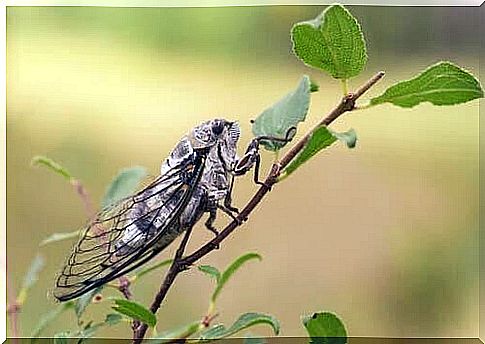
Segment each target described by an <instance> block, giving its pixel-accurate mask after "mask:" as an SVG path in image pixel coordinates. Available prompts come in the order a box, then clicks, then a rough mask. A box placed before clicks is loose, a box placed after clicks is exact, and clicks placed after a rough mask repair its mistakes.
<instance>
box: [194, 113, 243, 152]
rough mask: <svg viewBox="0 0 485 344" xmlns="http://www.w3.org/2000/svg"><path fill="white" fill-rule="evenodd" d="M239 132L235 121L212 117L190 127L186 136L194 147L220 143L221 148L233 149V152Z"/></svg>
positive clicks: (206, 146)
mask: <svg viewBox="0 0 485 344" xmlns="http://www.w3.org/2000/svg"><path fill="white" fill-rule="evenodd" d="M240 133H241V130H240V128H239V124H238V123H237V122H229V121H227V120H225V119H212V120H210V121H207V122H204V123H202V124H200V125H199V126H197V127H195V128H194V129H192V131H191V132H190V133H189V135H188V137H189V140H190V142H191V144H192V147H193V148H194V149H201V148H210V147H213V146H216V145H221V147H222V148H225V149H228V150H229V151H232V150H233V151H234V153H235V151H236V145H237V141H238V140H239V135H240Z"/></svg>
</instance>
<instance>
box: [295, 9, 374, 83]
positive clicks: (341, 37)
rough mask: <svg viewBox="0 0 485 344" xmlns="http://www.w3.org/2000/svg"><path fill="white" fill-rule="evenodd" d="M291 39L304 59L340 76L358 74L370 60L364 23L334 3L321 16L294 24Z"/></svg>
mask: <svg viewBox="0 0 485 344" xmlns="http://www.w3.org/2000/svg"><path fill="white" fill-rule="evenodd" d="M291 40H292V42H293V51H294V53H295V55H296V56H298V58H299V59H300V60H302V61H303V62H304V63H305V64H306V65H308V66H311V67H315V68H318V69H321V70H324V71H326V72H328V73H330V75H331V76H332V77H334V78H336V79H349V78H351V77H353V76H356V75H358V74H359V73H360V72H361V71H362V70H363V69H364V66H365V64H366V62H367V52H366V47H365V40H364V35H363V33H362V30H361V28H360V25H359V23H358V22H357V20H356V19H355V18H354V17H353V16H352V14H350V12H349V11H347V10H346V9H345V8H344V7H343V6H341V5H332V6H330V7H328V8H327V9H326V10H325V11H324V12H323V13H322V14H320V15H319V16H318V17H317V18H315V19H313V20H310V21H305V22H301V23H298V24H296V25H294V26H293V28H292V29H291Z"/></svg>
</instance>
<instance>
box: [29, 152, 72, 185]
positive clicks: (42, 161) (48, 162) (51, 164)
mask: <svg viewBox="0 0 485 344" xmlns="http://www.w3.org/2000/svg"><path fill="white" fill-rule="evenodd" d="M30 164H31V165H32V166H37V165H40V166H44V167H47V168H48V169H50V170H51V171H53V172H55V173H57V174H59V175H61V176H63V177H64V178H66V179H67V180H70V179H72V178H73V177H72V175H71V174H70V173H69V172H68V171H67V170H66V169H65V168H64V167H62V166H61V165H60V164H59V163H57V162H55V161H54V160H52V159H50V158H48V157H46V156H43V155H38V156H35V157H33V158H32V160H31V161H30Z"/></svg>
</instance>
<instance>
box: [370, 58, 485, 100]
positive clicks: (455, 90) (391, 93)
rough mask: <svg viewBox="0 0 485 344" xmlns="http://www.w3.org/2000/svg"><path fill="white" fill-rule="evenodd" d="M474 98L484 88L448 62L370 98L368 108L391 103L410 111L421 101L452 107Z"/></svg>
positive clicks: (481, 93)
mask: <svg viewBox="0 0 485 344" xmlns="http://www.w3.org/2000/svg"><path fill="white" fill-rule="evenodd" d="M477 98H483V89H482V87H481V85H480V82H479V81H478V80H477V79H476V78H475V77H474V76H473V75H472V74H471V73H469V72H467V71H466V70H464V69H462V68H460V67H458V66H456V65H454V64H453V63H451V62H439V63H437V64H435V65H433V66H430V67H428V69H426V70H425V71H424V72H422V73H421V74H419V75H418V76H416V77H415V78H413V79H410V80H407V81H401V82H398V83H397V84H395V85H393V86H391V87H389V88H388V89H387V90H386V91H385V92H384V93H383V94H382V95H380V96H378V97H375V98H373V99H371V105H377V104H382V103H392V104H394V105H397V106H402V107H406V108H409V107H413V106H415V105H417V104H419V103H422V102H430V103H432V104H434V105H454V104H460V103H465V102H468V101H470V100H473V99H477Z"/></svg>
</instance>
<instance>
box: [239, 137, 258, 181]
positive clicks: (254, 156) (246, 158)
mask: <svg viewBox="0 0 485 344" xmlns="http://www.w3.org/2000/svg"><path fill="white" fill-rule="evenodd" d="M259 145H260V140H259V138H255V139H253V140H252V141H251V142H250V143H249V145H248V148H247V149H246V153H244V155H243V156H242V157H241V158H240V159H239V160H238V161H236V164H235V166H234V169H233V174H234V175H235V176H242V175H245V174H246V173H247V172H249V171H250V170H251V169H252V168H253V166H254V176H253V179H254V182H255V183H256V184H259V185H261V184H263V182H261V181H260V180H259V168H260V165H261V156H260V154H259Z"/></svg>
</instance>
